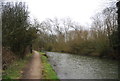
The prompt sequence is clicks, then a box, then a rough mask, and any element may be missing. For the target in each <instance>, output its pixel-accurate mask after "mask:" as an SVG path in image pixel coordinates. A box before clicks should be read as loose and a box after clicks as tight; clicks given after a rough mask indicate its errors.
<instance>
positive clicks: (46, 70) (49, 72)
mask: <svg viewBox="0 0 120 81" xmlns="http://www.w3.org/2000/svg"><path fill="white" fill-rule="evenodd" d="M40 54H41V60H42V64H43V79H56V80H59V78H58V76H57V74H56V73H55V71H54V70H53V68H52V66H51V65H50V64H49V62H48V60H47V57H46V56H44V55H45V53H43V52H40Z"/></svg>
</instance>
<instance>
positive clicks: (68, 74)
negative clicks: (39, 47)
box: [47, 52, 118, 79]
mask: <svg viewBox="0 0 120 81" xmlns="http://www.w3.org/2000/svg"><path fill="white" fill-rule="evenodd" d="M47 55H48V57H49V61H50V63H51V64H52V66H53V68H54V69H55V71H56V72H57V74H58V76H59V78H60V79H117V78H118V63H117V61H113V60H106V59H99V58H95V57H88V56H78V55H71V54H65V53H56V52H47Z"/></svg>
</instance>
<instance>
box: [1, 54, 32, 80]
mask: <svg viewBox="0 0 120 81" xmlns="http://www.w3.org/2000/svg"><path fill="white" fill-rule="evenodd" d="M31 56H32V54H28V55H27V56H26V57H25V58H24V59H19V60H16V61H15V62H14V63H13V64H11V65H10V66H9V68H7V69H6V70H4V71H3V75H2V79H11V81H12V79H19V78H20V77H21V73H22V69H23V68H24V67H25V65H26V64H27V62H28V61H29V58H30V57H31Z"/></svg>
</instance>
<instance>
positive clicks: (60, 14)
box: [6, 0, 113, 25]
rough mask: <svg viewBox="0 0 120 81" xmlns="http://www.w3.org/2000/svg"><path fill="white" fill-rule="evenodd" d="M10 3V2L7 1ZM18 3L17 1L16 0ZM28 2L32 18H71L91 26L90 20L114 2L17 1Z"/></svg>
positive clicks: (92, 0) (103, 0) (40, 19)
mask: <svg viewBox="0 0 120 81" xmlns="http://www.w3.org/2000/svg"><path fill="white" fill-rule="evenodd" d="M6 1H8V0H6ZM14 1H16V0H14ZM17 1H26V2H27V4H28V7H29V11H30V14H31V15H30V16H31V17H32V18H37V19H38V20H39V21H43V20H45V19H46V18H52V19H53V18H54V17H57V18H64V17H70V18H71V19H72V20H75V21H77V22H79V23H80V24H81V25H86V24H87V25H89V24H90V23H91V20H90V18H91V17H92V16H94V15H95V14H96V13H97V12H100V11H101V10H102V9H103V8H105V7H106V6H107V5H108V3H109V2H110V1H113V0H17Z"/></svg>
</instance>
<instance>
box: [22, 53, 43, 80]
mask: <svg viewBox="0 0 120 81" xmlns="http://www.w3.org/2000/svg"><path fill="white" fill-rule="evenodd" d="M41 78H42V63H41V59H40V54H39V53H38V52H37V51H33V56H32V58H31V60H30V62H29V63H28V64H27V65H26V67H25V69H24V70H23V74H22V79H41Z"/></svg>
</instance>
